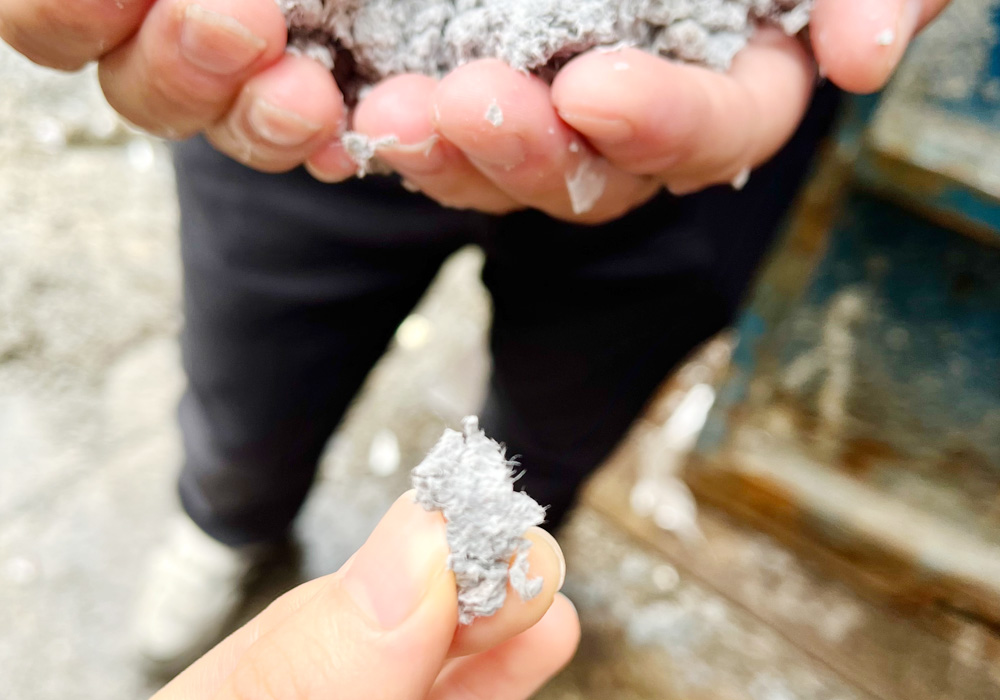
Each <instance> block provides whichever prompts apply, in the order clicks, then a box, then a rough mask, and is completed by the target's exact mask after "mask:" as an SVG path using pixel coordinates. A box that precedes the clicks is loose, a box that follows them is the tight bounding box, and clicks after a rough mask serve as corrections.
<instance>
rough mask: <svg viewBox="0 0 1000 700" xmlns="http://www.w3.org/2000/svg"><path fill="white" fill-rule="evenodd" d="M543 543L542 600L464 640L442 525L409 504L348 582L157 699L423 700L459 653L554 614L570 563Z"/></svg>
mask: <svg viewBox="0 0 1000 700" xmlns="http://www.w3.org/2000/svg"><path fill="white" fill-rule="evenodd" d="M529 536H530V535H529ZM535 544H536V547H533V548H532V550H531V552H532V554H531V556H530V562H531V563H530V566H531V569H532V574H533V575H536V574H543V577H544V578H545V580H546V581H550V582H551V583H547V584H546V586H545V590H544V591H543V594H542V595H540V596H539V598H542V599H544V600H543V601H540V602H539V603H538V604H534V605H519V603H520V601H516V602H515V601H512V600H511V599H512V598H516V596H508V605H505V606H504V609H503V610H501V611H500V612H499V613H498V614H497V616H496V619H492V618H490V619H489V620H483V621H482V622H486V623H488V624H486V625H484V626H482V627H480V628H479V629H478V631H477V630H476V625H473V626H470V627H469V628H464V631H463V635H458V636H456V634H455V632H456V627H457V623H458V598H457V592H456V588H455V579H454V576H453V574H452V573H451V571H449V570H448V569H447V558H448V544H447V539H446V532H445V522H444V519H443V517H442V516H441V515H440V514H439V513H429V512H427V511H425V510H424V509H423V508H421V507H420V506H419V505H417V504H416V503H415V502H414V500H413V496H412V494H405V495H403V496H402V497H400V498H399V500H397V501H396V503H395V504H394V505H393V506H392V508H390V509H389V512H388V513H387V514H386V515H385V517H384V518H383V519H382V521H381V522H380V523H379V525H378V527H377V528H376V529H375V531H374V532H373V533H372V535H371V537H370V538H369V539H368V541H367V542H366V543H365V544H364V546H363V547H362V548H361V549H360V550H358V552H357V553H356V554H355V555H354V557H352V558H351V560H350V561H349V562H348V563H347V564H346V565H345V566H344V567H343V568H342V569H341V570H340V571H339V572H337V573H336V574H333V575H331V576H328V577H326V578H323V579H319V580H316V581H312V582H310V583H307V584H304V585H303V586H300V587H299V588H297V589H295V590H293V591H291V592H289V593H287V594H285V595H284V596H282V597H281V598H279V599H278V600H277V601H275V602H274V603H272V605H271V606H270V607H269V608H268V609H267V610H265V611H264V612H263V613H261V614H260V615H258V616H257V617H256V618H255V619H254V620H252V621H251V622H250V623H248V624H247V625H246V626H244V627H243V628H242V629H240V630H238V631H237V632H236V633H234V634H233V635H232V636H230V637H229V638H228V639H226V640H225V641H224V642H222V643H221V644H220V645H219V646H217V647H216V648H215V649H213V650H212V651H211V652H209V653H208V654H207V655H206V656H204V657H203V658H202V659H200V660H199V661H198V662H197V663H196V664H195V665H193V666H192V667H191V668H189V669H188V670H187V671H185V672H184V673H183V674H182V675H181V676H179V677H178V678H176V679H175V680H174V681H173V682H172V683H170V684H169V685H168V686H167V687H166V688H164V689H163V690H162V691H160V693H159V694H158V695H157V696H156V697H155V699H154V700H208V699H209V698H212V699H214V700H237V699H239V700H249V699H251V698H252V699H254V700H277V699H278V698H281V700H311V699H313V698H316V699H317V700H318V699H319V698H323V699H324V700H326V699H327V698H331V697H336V698H341V699H343V700H354V699H357V700H383V699H384V700H389V699H391V700H422V699H423V698H425V697H426V696H427V694H428V692H429V691H430V689H431V687H432V686H433V685H434V682H435V679H436V678H437V677H438V674H439V673H440V671H441V668H442V666H443V665H444V663H445V660H446V658H447V657H448V656H449V654H451V655H454V654H455V653H456V652H458V653H462V652H460V651H458V650H459V649H465V650H466V653H467V651H468V650H471V649H473V648H475V649H481V648H486V647H490V646H494V645H497V644H501V643H503V642H504V641H506V640H507V639H509V638H511V637H513V636H515V635H516V634H518V633H520V632H521V631H523V630H524V629H527V628H528V627H530V626H531V625H533V624H534V623H535V622H537V621H538V619H540V618H541V617H542V616H543V615H544V613H545V611H546V610H547V609H548V607H549V605H551V603H552V601H553V599H554V597H555V591H556V589H557V588H558V585H559V584H558V583H557V581H558V579H559V575H558V572H559V562H560V561H561V555H559V554H558V553H557V552H558V547H557V546H556V548H555V549H553V548H552V547H550V546H544V545H545V542H544V540H539V541H536V543H535ZM470 635H472V636H471V637H470ZM459 638H462V639H463V640H464V641H463V642H462V643H460V644H459V646H458V648H456V647H455V640H457V639H459ZM476 638H481V639H479V640H478V642H477V641H475V639H476Z"/></svg>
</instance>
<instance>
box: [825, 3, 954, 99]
mask: <svg viewBox="0 0 1000 700" xmlns="http://www.w3.org/2000/svg"><path fill="white" fill-rule="evenodd" d="M947 4H948V0H816V6H815V8H814V9H813V14H812V26H811V29H810V37H811V38H812V43H813V50H814V51H815V53H816V59H817V61H818V62H819V65H820V66H821V67H822V69H823V72H824V73H825V74H826V75H827V76H829V78H830V80H832V81H833V82H834V83H836V84H837V85H839V86H840V87H842V88H844V89H845V90H849V91H851V92H858V93H868V92H874V91H875V90H878V89H879V88H881V87H882V86H883V85H885V83H886V81H887V80H888V79H889V76H890V75H891V74H892V72H893V71H894V70H895V68H896V66H897V65H898V64H899V61H900V59H901V58H902V57H903V54H904V52H905V51H906V47H907V44H909V42H910V40H911V39H912V38H913V36H914V34H916V32H917V31H918V30H919V29H920V28H922V27H923V26H924V25H926V24H927V23H928V22H930V21H931V20H932V19H933V18H934V17H936V16H937V14H938V13H939V12H941V10H942V9H944V7H945V5H947Z"/></svg>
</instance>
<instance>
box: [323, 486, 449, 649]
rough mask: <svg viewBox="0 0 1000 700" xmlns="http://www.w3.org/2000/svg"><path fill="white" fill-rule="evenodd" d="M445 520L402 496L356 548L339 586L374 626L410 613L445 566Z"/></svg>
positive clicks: (391, 624)
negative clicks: (354, 556)
mask: <svg viewBox="0 0 1000 700" xmlns="http://www.w3.org/2000/svg"><path fill="white" fill-rule="evenodd" d="M447 559H448V544H447V539H446V535H445V525H444V520H443V519H442V518H441V516H440V514H438V513H429V512H427V511H425V510H424V509H423V508H421V507H420V506H419V505H417V504H416V503H414V501H413V496H412V492H411V493H408V494H405V495H404V496H402V497H401V498H400V499H399V500H398V501H396V503H395V504H394V505H393V507H392V508H390V509H389V512H388V513H387V514H386V516H385V517H384V518H383V519H382V522H380V523H379V525H378V527H377V528H375V532H373V533H372V535H371V537H369V538H368V541H367V542H366V543H365V544H364V546H363V547H362V548H361V549H360V550H359V551H358V553H357V555H356V558H355V560H354V561H353V562H352V563H351V567H350V568H349V569H348V570H347V573H346V574H345V575H344V580H343V586H344V589H345V590H346V591H347V592H348V594H349V595H350V596H351V598H353V599H354V602H355V603H356V604H357V606H358V607H359V608H360V609H361V611H362V612H363V613H364V614H365V615H366V616H367V617H368V618H369V619H370V620H371V621H372V622H373V623H374V624H376V625H377V626H378V627H381V628H382V629H384V630H392V629H396V628H397V627H399V626H400V625H401V624H402V623H403V622H405V621H406V620H407V618H409V617H410V615H412V614H413V613H414V612H415V611H416V610H417V608H418V607H420V603H421V602H422V601H423V599H424V598H425V597H426V596H427V593H428V592H429V591H430V588H431V586H432V585H433V583H434V581H435V580H436V579H437V577H438V576H440V575H441V574H443V573H444V572H445V570H446V569H445V567H446V563H447Z"/></svg>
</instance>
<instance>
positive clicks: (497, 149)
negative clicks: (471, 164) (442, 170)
mask: <svg viewBox="0 0 1000 700" xmlns="http://www.w3.org/2000/svg"><path fill="white" fill-rule="evenodd" d="M460 147H461V146H460ZM462 150H464V151H465V152H466V153H467V154H468V156H469V157H470V158H472V159H473V160H475V161H477V162H479V163H481V164H483V165H487V166H493V167H497V168H504V169H505V170H510V169H511V168H516V167H517V166H518V165H520V164H521V163H523V162H524V161H525V160H527V158H528V149H527V146H525V144H524V139H522V138H521V137H520V136H518V135H517V134H500V135H497V136H490V137H489V138H486V139H483V140H482V141H476V142H473V143H471V144H469V146H468V147H467V148H462Z"/></svg>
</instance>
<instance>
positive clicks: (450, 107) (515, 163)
mask: <svg viewBox="0 0 1000 700" xmlns="http://www.w3.org/2000/svg"><path fill="white" fill-rule="evenodd" d="M434 104H435V109H434V114H435V118H436V121H437V128H438V130H439V131H440V132H441V135H442V136H443V137H444V138H445V139H447V140H448V141H450V142H452V143H454V144H455V145H456V146H458V147H459V148H461V149H462V151H463V152H464V153H465V155H466V157H467V158H468V159H469V160H470V162H472V163H473V165H475V166H476V168H477V169H478V170H479V171H480V172H482V173H483V174H484V175H486V177H487V178H489V179H490V180H491V181H492V182H493V183H495V184H496V185H497V186H498V187H499V188H500V189H501V190H503V191H504V192H506V193H507V194H509V195H510V196H511V197H513V198H514V199H515V200H517V201H519V202H523V203H525V204H527V205H529V206H532V207H534V208H536V209H540V210H542V211H544V212H546V213H548V214H550V215H552V216H555V217H558V218H562V219H568V220H576V221H581V222H587V223H596V222H599V221H606V220H608V219H612V218H616V217H618V216H620V215H621V214H623V213H625V212H626V211H628V210H630V209H632V208H634V207H635V206H636V205H637V204H639V203H641V202H642V201H645V200H646V199H648V198H649V197H651V196H652V195H653V194H654V193H655V192H656V190H657V189H658V186H656V185H655V184H653V183H650V182H648V181H647V180H645V179H643V178H638V177H635V176H632V175H628V174H626V173H622V172H620V171H618V170H617V169H615V168H613V167H611V166H610V165H609V164H608V163H607V162H606V161H604V160H603V159H600V158H595V157H594V155H593V153H592V152H591V151H590V150H589V149H588V148H586V144H584V143H583V142H581V141H580V139H579V138H578V137H577V136H576V135H575V134H573V132H572V130H570V129H568V128H567V127H566V125H565V124H564V123H563V122H562V121H561V120H560V119H559V116H558V115H557V114H556V112H555V110H554V109H553V107H552V102H551V96H550V94H549V88H548V86H547V85H546V84H545V83H544V82H542V81H541V80H539V79H538V78H536V77H533V76H530V75H525V74H523V73H520V72H518V71H516V70H514V69H513V68H510V67H509V66H507V65H505V64H503V63H502V62H500V61H496V60H483V61H476V62H474V63H470V64H468V65H466V66H463V67H462V68H459V69H457V70H455V71H453V72H452V73H451V74H449V75H448V76H447V77H445V78H444V80H442V81H441V83H440V85H439V86H438V89H437V91H436V93H435V96H434Z"/></svg>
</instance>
